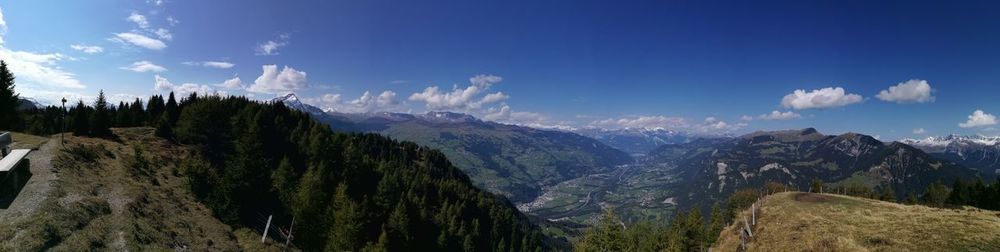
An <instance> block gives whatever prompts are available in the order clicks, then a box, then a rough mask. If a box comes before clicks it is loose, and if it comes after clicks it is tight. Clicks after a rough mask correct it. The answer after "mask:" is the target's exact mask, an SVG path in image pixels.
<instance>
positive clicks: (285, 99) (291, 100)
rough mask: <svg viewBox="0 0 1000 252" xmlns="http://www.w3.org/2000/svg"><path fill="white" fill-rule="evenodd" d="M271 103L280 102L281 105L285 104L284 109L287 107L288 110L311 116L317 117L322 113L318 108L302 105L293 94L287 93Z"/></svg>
mask: <svg viewBox="0 0 1000 252" xmlns="http://www.w3.org/2000/svg"><path fill="white" fill-rule="evenodd" d="M271 102H274V103H279V102H280V103H282V104H285V107H288V108H290V109H294V110H298V111H302V112H306V113H309V114H313V115H319V114H323V113H324V112H323V110H322V109H320V108H317V107H315V106H312V105H309V104H305V103H302V101H301V100H299V97H298V96H297V95H295V93H288V94H286V95H284V96H281V97H276V98H274V99H272V100H271Z"/></svg>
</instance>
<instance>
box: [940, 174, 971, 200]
mask: <svg viewBox="0 0 1000 252" xmlns="http://www.w3.org/2000/svg"><path fill="white" fill-rule="evenodd" d="M969 198H970V195H969V188H968V187H966V186H965V182H963V181H962V179H961V178H958V179H955V183H953V184H952V186H951V194H950V195H949V196H948V200H947V201H945V202H946V203H948V204H949V205H954V206H962V205H967V204H969Z"/></svg>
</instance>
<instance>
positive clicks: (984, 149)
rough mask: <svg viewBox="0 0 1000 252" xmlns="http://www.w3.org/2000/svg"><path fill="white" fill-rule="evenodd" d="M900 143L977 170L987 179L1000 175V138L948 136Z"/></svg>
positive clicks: (906, 140) (904, 140) (905, 140)
mask: <svg viewBox="0 0 1000 252" xmlns="http://www.w3.org/2000/svg"><path fill="white" fill-rule="evenodd" d="M900 142H902V143H905V144H908V145H912V146H913V147H917V148H919V149H921V150H923V151H925V152H927V153H930V154H931V155H933V156H935V157H939V158H942V159H946V160H951V161H954V162H957V163H959V164H962V165H964V166H967V167H970V168H974V169H977V170H979V171H980V172H981V173H982V174H983V175H984V176H987V177H994V176H997V175H1000V136H983V135H973V136H959V135H948V136H943V137H927V138H925V139H903V140H900Z"/></svg>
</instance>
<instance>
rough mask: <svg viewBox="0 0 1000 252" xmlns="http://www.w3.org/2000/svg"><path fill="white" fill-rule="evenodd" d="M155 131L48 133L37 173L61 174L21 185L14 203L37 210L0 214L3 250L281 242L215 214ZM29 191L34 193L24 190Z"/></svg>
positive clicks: (176, 151)
mask: <svg viewBox="0 0 1000 252" xmlns="http://www.w3.org/2000/svg"><path fill="white" fill-rule="evenodd" d="M152 131H153V130H152V129H151V128H136V129H121V130H117V129H116V130H115V132H116V136H118V138H117V139H116V140H117V141H110V140H104V139H95V138H86V137H74V136H67V137H66V145H65V147H60V146H59V138H55V139H54V140H49V141H50V143H49V145H55V146H51V147H49V148H46V149H44V150H39V152H40V153H42V154H39V155H48V154H47V153H44V152H52V153H51V155H52V156H53V157H52V162H51V163H52V167H51V169H52V170H51V171H49V170H47V169H50V167H44V165H41V164H42V163H48V162H45V160H36V161H37V162H33V165H32V166H33V167H32V169H33V170H34V171H33V172H34V173H35V176H34V178H33V179H32V180H33V183H36V184H38V183H48V182H49V181H46V180H45V179H42V177H48V176H47V175H46V174H49V173H55V174H57V175H58V176H57V178H56V179H54V180H52V181H51V183H52V185H51V188H52V189H51V190H48V191H45V192H38V193H42V194H44V195H36V194H35V193H34V192H27V191H24V192H21V194H20V198H19V199H18V200H17V201H15V203H14V204H15V205H14V206H13V207H16V208H18V209H26V208H30V209H34V210H33V211H27V210H26V211H24V213H23V214H8V215H6V216H5V218H4V219H3V221H0V251H18V250H21V251H37V250H49V249H51V250H55V251H72V250H114V251H125V250H133V251H134V250H150V249H165V248H170V249H175V250H184V249H192V250H196V251H197V250H217V251H232V250H267V249H272V250H276V249H275V248H273V247H272V248H268V247H266V245H262V244H260V242H259V236H258V235H256V234H255V233H254V232H253V231H252V230H248V229H233V228H231V227H230V226H229V225H226V224H224V223H222V222H220V221H218V220H217V219H216V218H214V217H213V216H212V212H211V210H209V209H208V208H206V207H205V206H204V205H203V204H201V203H199V202H198V201H197V199H195V198H194V195H192V194H191V193H190V191H189V190H188V186H187V180H186V179H185V178H184V177H180V176H178V175H177V170H176V168H177V167H176V166H175V165H173V164H175V163H177V161H178V157H181V156H183V155H182V153H184V149H183V148H180V147H178V146H175V145H172V144H170V143H169V142H167V141H164V140H162V139H159V138H157V137H154V136H153V134H152ZM17 137H18V139H27V140H32V141H37V140H38V139H47V138H43V137H38V136H30V135H24V134H19V135H17ZM39 155H36V156H39ZM39 158H42V157H41V156H39ZM42 169H46V170H42ZM35 189H36V188H35V187H31V188H28V189H26V190H35ZM31 196H35V197H37V198H25V197H31ZM33 204H37V205H33ZM8 211H9V209H8ZM0 216H3V215H0Z"/></svg>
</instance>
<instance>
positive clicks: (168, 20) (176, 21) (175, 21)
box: [167, 16, 181, 26]
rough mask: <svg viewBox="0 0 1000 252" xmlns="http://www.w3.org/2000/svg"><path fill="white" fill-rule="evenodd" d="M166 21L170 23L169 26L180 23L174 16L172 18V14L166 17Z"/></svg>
mask: <svg viewBox="0 0 1000 252" xmlns="http://www.w3.org/2000/svg"><path fill="white" fill-rule="evenodd" d="M167 23H168V24H170V26H175V25H177V24H179V23H181V21H180V20H177V19H176V18H174V16H168V17H167Z"/></svg>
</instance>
